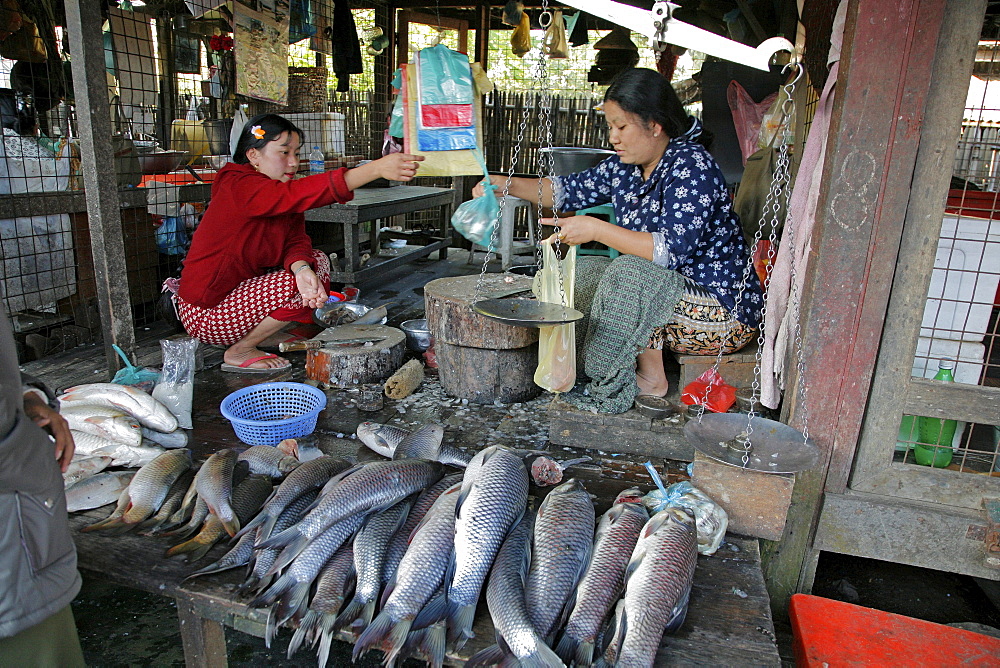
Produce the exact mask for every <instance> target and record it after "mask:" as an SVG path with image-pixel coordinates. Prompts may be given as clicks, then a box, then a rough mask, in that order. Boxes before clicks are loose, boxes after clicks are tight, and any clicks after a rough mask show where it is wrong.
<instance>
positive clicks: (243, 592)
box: [236, 573, 260, 596]
mask: <svg viewBox="0 0 1000 668" xmlns="http://www.w3.org/2000/svg"><path fill="white" fill-rule="evenodd" d="M259 582H260V578H259V577H257V576H256V575H254V574H253V573H251V574H250V575H248V576H247V579H246V580H244V581H243V583H242V584H241V585H240V586H238V587H237V588H236V593H237V594H238V595H239V596H249V595H250V594H251V593H252V592H253V591H254V590H255V589H256V588H257V584H258V583H259Z"/></svg>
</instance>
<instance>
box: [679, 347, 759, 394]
mask: <svg viewBox="0 0 1000 668" xmlns="http://www.w3.org/2000/svg"><path fill="white" fill-rule="evenodd" d="M670 354H671V356H672V357H673V358H674V359H675V360H677V364H678V365H679V366H680V369H681V372H680V388H681V389H683V388H684V387H686V386H687V384H688V383H690V382H691V381H693V380H695V379H696V378H698V376H700V375H701V374H703V373H705V371H707V370H708V369H710V368H711V367H713V366H715V361H716V359H717V356H716V355H685V354H683V353H675V352H671V353H670ZM756 365H757V343H756V342H755V341H752V342H750V343H749V344H747V346H746V347H745V348H743V349H742V350H738V351H736V352H735V353H733V354H731V355H723V356H722V361H721V362H720V363H719V374H720V375H721V376H722V379H723V380H725V381H726V382H727V383H729V384H730V385H732V386H733V387H735V388H736V389H743V388H747V387H750V386H752V385H753V378H754V368H755V367H756Z"/></svg>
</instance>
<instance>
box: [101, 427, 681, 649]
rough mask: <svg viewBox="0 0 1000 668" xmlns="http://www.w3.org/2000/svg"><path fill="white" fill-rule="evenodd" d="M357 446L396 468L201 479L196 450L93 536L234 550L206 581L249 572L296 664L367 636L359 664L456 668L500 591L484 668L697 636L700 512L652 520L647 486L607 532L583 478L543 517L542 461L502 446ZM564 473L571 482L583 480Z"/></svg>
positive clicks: (421, 435)
mask: <svg viewBox="0 0 1000 668" xmlns="http://www.w3.org/2000/svg"><path fill="white" fill-rule="evenodd" d="M357 433H358V437H359V438H360V440H361V441H362V442H363V443H365V444H366V445H367V446H368V447H369V448H371V449H373V450H375V451H376V452H379V453H380V454H382V455H383V456H385V457H390V458H391V459H388V460H379V461H370V462H363V463H359V464H353V465H352V464H351V463H349V462H347V461H345V460H342V459H337V458H334V457H330V456H327V455H322V456H319V457H316V458H314V459H311V460H309V461H304V462H300V461H298V460H297V459H295V458H294V457H292V456H290V455H288V454H286V453H285V452H283V451H282V450H280V449H278V448H271V447H268V446H255V447H253V448H249V449H248V450H246V451H245V452H243V453H241V454H239V455H237V454H236V453H235V452H234V451H232V450H221V451H219V452H217V453H215V454H214V455H212V456H211V457H209V459H208V460H207V461H206V462H205V463H204V464H202V465H201V467H200V468H198V469H197V471H195V470H194V469H193V467H192V464H191V457H190V453H189V451H188V450H186V449H181V450H172V451H169V452H166V453H164V454H161V455H160V456H158V457H157V458H156V459H154V460H153V461H152V462H150V463H149V464H147V465H146V466H144V467H142V468H141V469H140V470H139V471H138V472H137V473H136V475H135V477H134V478H133V479H132V482H131V484H130V485H129V488H128V489H127V490H126V491H125V493H123V494H122V497H121V498H120V499H119V503H118V507H117V508H116V509H115V511H114V512H113V513H112V514H111V516H110V517H108V518H107V519H105V520H103V521H101V522H98V523H97V524H96V525H92V526H91V527H88V530H102V531H112V532H116V531H126V530H129V529H132V528H138V527H141V528H142V530H143V531H146V532H147V533H158V534H162V535H172V536H176V537H180V538H186V539H187V540H186V541H185V542H183V543H180V544H178V545H175V546H174V547H172V548H170V549H169V550H168V552H167V554H168V555H170V556H173V555H178V554H186V555H188V558H189V560H192V561H193V560H194V559H198V558H201V557H202V556H204V555H205V554H207V553H208V551H209V550H210V548H211V547H212V546H213V545H215V544H216V543H217V542H219V541H221V540H224V539H225V538H226V536H231V537H232V538H233V540H232V541H231V543H230V549H229V550H228V552H226V553H225V554H224V555H222V556H221V557H219V558H218V559H217V560H216V561H215V562H213V563H212V564H209V565H207V566H204V567H202V568H200V569H198V570H196V571H194V572H193V573H191V574H190V576H189V577H199V576H204V575H208V574H211V573H217V572H220V571H225V570H229V569H233V568H238V567H244V566H245V567H246V570H247V576H246V578H245V580H244V581H243V583H242V584H241V585H240V586H239V588H238V592H239V593H240V594H241V595H242V596H245V597H246V598H248V599H249V605H251V606H253V607H257V608H262V609H266V610H267V611H268V625H267V630H266V634H265V640H266V641H267V643H268V644H270V641H271V640H272V639H273V637H274V635H275V634H276V632H277V630H278V628H279V627H281V626H289V627H292V628H294V629H295V630H294V635H293V636H292V639H291V642H290V644H289V648H288V655H289V657H290V656H291V655H292V654H293V653H295V652H296V651H298V650H299V649H300V648H301V647H302V646H303V645H306V644H308V645H310V646H312V647H313V648H315V650H316V653H317V657H318V660H319V665H320V666H321V667H322V666H325V665H326V664H327V660H328V657H329V652H330V647H331V642H332V640H333V638H334V637H335V636H336V635H337V634H338V633H347V634H349V635H352V636H354V638H355V640H356V642H355V647H354V658H355V659H357V658H358V657H360V656H361V655H363V654H365V653H367V652H368V651H370V650H373V649H376V650H380V651H381V652H382V653H383V656H384V663H385V665H387V666H388V665H395V663H396V662H398V661H402V660H403V659H405V658H408V657H412V658H416V659H418V660H423V661H426V662H427V663H428V664H430V665H433V666H441V665H443V663H444V660H445V656H446V654H448V653H449V652H452V653H453V652H457V651H459V650H461V649H462V647H463V646H464V645H465V644H466V643H467V641H468V640H469V639H470V638H473V637H474V635H475V634H474V633H473V621H474V617H475V613H476V608H477V605H478V604H479V602H480V599H481V598H482V595H483V593H484V592H485V599H486V604H487V607H488V608H489V612H490V615H491V617H492V620H493V626H494V628H495V631H496V643H497V644H496V645H493V646H491V647H489V648H487V649H485V650H482V651H481V652H478V653H477V654H476V655H474V656H473V657H472V658H471V659H470V661H469V665H473V666H486V665H495V664H511V665H513V664H516V663H520V664H523V665H526V666H563V665H577V666H589V665H592V664H593V663H595V662H600V661H606V662H607V663H608V664H611V665H622V666H624V665H628V666H633V665H634V666H642V665H647V666H652V665H653V663H654V660H655V657H656V650H657V647H658V646H659V644H660V638H661V637H662V634H663V633H664V631H665V630H671V629H675V628H677V627H679V626H680V624H681V623H682V622H683V620H684V615H685V613H686V610H687V602H688V595H689V592H690V589H691V582H692V579H693V576H694V568H695V562H696V559H697V535H696V528H695V522H694V518H693V517H692V516H690V515H689V514H687V513H686V512H684V511H683V510H679V509H677V508H671V509H669V510H666V511H662V512H660V513H657V514H656V515H654V516H653V517H652V518H650V517H649V515H648V512H647V510H646V509H645V507H644V506H643V505H642V503H641V498H642V493H641V492H639V491H638V490H635V491H632V490H630V491H629V493H628V494H623V495H622V496H620V497H619V499H618V501H616V503H615V505H614V506H612V508H611V509H610V510H609V511H608V512H607V513H605V514H604V516H603V517H601V518H600V521H599V522H598V521H597V518H596V517H595V511H594V505H593V501H592V499H591V497H590V495H589V494H588V492H587V490H586V489H585V488H584V486H583V484H582V483H581V482H580V481H578V480H576V479H573V478H570V479H569V480H566V481H564V482H562V484H560V485H559V486H557V487H554V488H553V489H552V490H551V491H550V492H549V493H548V494H547V495H546V496H545V498H544V500H543V501H542V502H541V504H540V505H539V507H538V509H537V512H536V511H535V510H534V509H533V507H532V506H531V505H529V487H530V474H529V468H530V466H531V463H532V461H533V460H532V458H531V457H530V456H526V455H530V454H531V453H525V452H523V451H518V450H513V449H510V448H506V447H502V446H491V447H487V448H485V449H483V450H482V451H480V452H478V453H476V454H475V456H473V457H468V456H466V455H465V453H463V452H461V451H459V450H457V449H454V448H450V447H447V446H443V445H442V441H443V429H442V428H441V427H440V426H438V425H427V426H425V427H421V428H420V429H417V430H415V431H413V432H408V431H406V430H402V429H398V428H395V427H389V426H388V425H379V424H375V423H364V424H362V425H360V426H359V427H358V432H357ZM535 454H537V453H535ZM526 460H527V461H526ZM450 467H458V468H450ZM463 467H464V471H463V470H461V468H463ZM553 467H555V468H556V469H558V472H559V476H560V477H561V472H562V469H563V468H565V466H564V465H558V464H557V463H555V462H553V463H552V464H551V465H546V468H547V469H550V470H549V473H552V470H551V469H552V468H553ZM272 485H274V486H272ZM595 529H596V538H595Z"/></svg>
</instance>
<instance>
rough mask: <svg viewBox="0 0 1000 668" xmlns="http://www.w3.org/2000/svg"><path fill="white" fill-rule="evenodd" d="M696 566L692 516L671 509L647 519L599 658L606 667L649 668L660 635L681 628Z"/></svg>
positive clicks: (695, 532) (682, 511) (696, 540)
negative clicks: (611, 634) (608, 640)
mask: <svg viewBox="0 0 1000 668" xmlns="http://www.w3.org/2000/svg"><path fill="white" fill-rule="evenodd" d="M697 562H698V536H697V529H696V528H695V519H694V516H692V515H691V514H690V513H689V512H688V511H687V510H685V509H683V508H678V507H671V508H667V509H666V510H661V511H660V512H658V513H656V514H655V515H653V516H652V517H651V518H649V521H648V522H646V525H645V526H644V527H643V528H642V532H641V533H640V534H639V539H638V541H637V542H636V545H635V549H634V550H633V551H632V558H631V560H630V561H629V564H628V568H627V570H626V575H625V597H624V598H623V599H622V600H621V602H620V603H619V605H618V610H617V614H616V618H615V634H614V637H613V638H612V639H611V643H610V644H609V645H608V649H607V651H606V652H605V655H604V660H605V661H606V662H607V663H609V664H612V665H616V666H649V667H652V666H653V665H654V663H655V661H656V651H657V648H658V647H659V646H660V641H661V639H662V638H663V634H664V633H669V632H672V631H676V630H677V629H678V628H680V626H681V624H683V623H684V617H685V616H686V615H687V607H688V599H689V597H690V595H691V583H692V582H693V581H694V571H695V566H696V564H697Z"/></svg>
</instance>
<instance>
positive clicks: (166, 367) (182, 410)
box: [153, 337, 198, 429]
mask: <svg viewBox="0 0 1000 668" xmlns="http://www.w3.org/2000/svg"><path fill="white" fill-rule="evenodd" d="M160 348H161V349H162V350H163V372H162V373H161V374H160V382H158V383H157V384H156V387H155V388H153V398H154V399H156V400H158V401H159V402H160V403H162V404H163V405H164V406H166V407H167V408H168V409H170V412H171V413H173V414H174V416H175V417H176V418H177V425H178V426H179V427H180V428H181V429H192V428H193V427H194V425H193V424H192V423H191V401H192V399H193V398H194V366H195V355H194V354H195V350H197V348H198V339H192V338H189V337H184V338H181V339H163V340H161V341H160Z"/></svg>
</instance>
